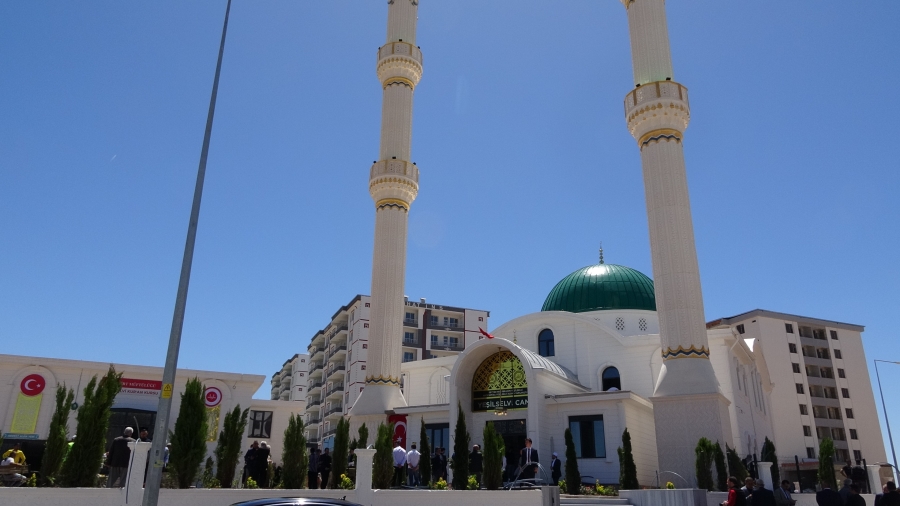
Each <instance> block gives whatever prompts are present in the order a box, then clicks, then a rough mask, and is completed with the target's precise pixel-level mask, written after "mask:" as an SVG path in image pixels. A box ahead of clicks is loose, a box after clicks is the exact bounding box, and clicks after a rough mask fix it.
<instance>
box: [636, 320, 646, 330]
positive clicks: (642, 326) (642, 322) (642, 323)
mask: <svg viewBox="0 0 900 506" xmlns="http://www.w3.org/2000/svg"><path fill="white" fill-rule="evenodd" d="M638 328H639V329H641V332H646V331H647V319H646V318H641V319H640V320H638Z"/></svg>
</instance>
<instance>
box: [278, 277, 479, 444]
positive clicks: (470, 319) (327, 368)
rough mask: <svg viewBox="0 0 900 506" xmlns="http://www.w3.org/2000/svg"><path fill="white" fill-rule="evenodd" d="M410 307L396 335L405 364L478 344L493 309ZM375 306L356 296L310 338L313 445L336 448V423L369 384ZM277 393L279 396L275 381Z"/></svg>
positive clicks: (310, 437)
mask: <svg viewBox="0 0 900 506" xmlns="http://www.w3.org/2000/svg"><path fill="white" fill-rule="evenodd" d="M405 305H406V311H405V312H404V317H403V335H402V336H397V338H398V339H403V348H402V350H403V351H402V353H403V362H405V363H408V362H417V361H421V360H428V359H432V358H440V357H448V356H454V355H457V354H459V353H460V352H461V351H463V350H464V349H465V348H466V346H468V345H471V344H473V343H475V342H476V341H478V338H479V335H480V333H479V331H478V329H479V328H482V329H484V330H487V329H488V317H489V316H490V313H489V312H488V311H481V310H477V309H467V308H461V307H453V306H444V305H440V304H431V303H428V302H426V300H425V299H420V300H419V301H418V302H413V301H410V300H409V299H406V300H405ZM370 307H371V298H370V297H369V296H368V295H357V296H356V297H354V298H353V299H352V300H351V301H350V302H348V303H347V304H346V305H344V306H342V307H341V308H340V309H338V310H337V311H336V312H335V313H334V315H332V317H331V322H330V323H329V324H328V326H326V327H325V328H324V329H322V330H320V331H318V332H316V334H315V335H313V337H312V339H311V340H310V343H309V348H308V350H307V352H308V355H307V356H308V357H309V360H308V365H309V369H308V373H307V391H306V411H305V414H304V423H305V424H306V437H307V439H308V440H309V441H310V442H320V443H322V444H323V446H325V447H330V446H331V442H332V440H333V438H334V432H335V430H336V428H337V421H338V420H339V419H340V418H341V417H342V416H344V415H345V414H346V413H347V412H348V411H349V410H350V407H352V406H353V403H354V402H355V401H356V399H357V398H358V397H359V394H360V392H362V390H363V388H364V386H365V379H366V356H367V352H368V342H369V310H370ZM301 356H302V355H301ZM406 376H407V375H406V374H403V375H402V378H405V377H406ZM273 382H274V377H273ZM272 391H273V395H274V391H275V388H274V383H273V389H272Z"/></svg>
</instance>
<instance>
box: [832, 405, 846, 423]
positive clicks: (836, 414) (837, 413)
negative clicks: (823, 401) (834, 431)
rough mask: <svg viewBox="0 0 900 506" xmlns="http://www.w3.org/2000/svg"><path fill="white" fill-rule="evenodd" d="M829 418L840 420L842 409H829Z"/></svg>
mask: <svg viewBox="0 0 900 506" xmlns="http://www.w3.org/2000/svg"><path fill="white" fill-rule="evenodd" d="M848 409H849V408H848ZM828 418H829V419H831V420H840V419H841V408H828Z"/></svg>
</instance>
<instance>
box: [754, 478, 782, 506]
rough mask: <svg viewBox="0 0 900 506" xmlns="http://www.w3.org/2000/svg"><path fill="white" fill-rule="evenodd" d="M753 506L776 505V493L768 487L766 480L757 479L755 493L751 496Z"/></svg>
mask: <svg viewBox="0 0 900 506" xmlns="http://www.w3.org/2000/svg"><path fill="white" fill-rule="evenodd" d="M750 505H751V506H776V504H775V493H774V492H772V491H771V490H769V489H767V488H766V484H765V482H763V481H762V480H756V486H755V487H754V488H753V494H752V495H751V496H750Z"/></svg>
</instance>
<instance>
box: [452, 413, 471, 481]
mask: <svg viewBox="0 0 900 506" xmlns="http://www.w3.org/2000/svg"><path fill="white" fill-rule="evenodd" d="M457 406H458V408H457V416H456V428H455V430H454V432H453V466H452V468H453V489H454V490H466V488H467V487H468V483H469V443H470V442H471V441H472V439H471V438H470V437H469V431H468V429H466V417H465V414H464V413H463V410H462V404H457Z"/></svg>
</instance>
